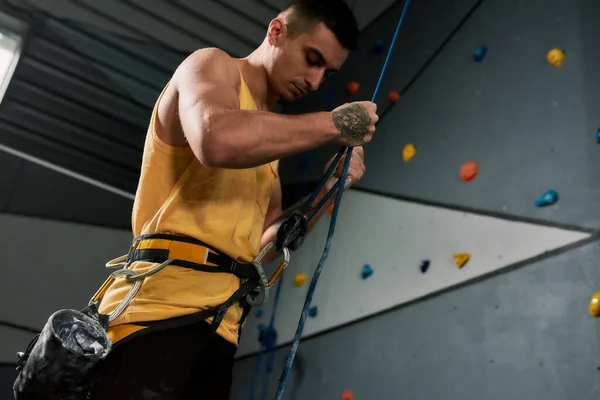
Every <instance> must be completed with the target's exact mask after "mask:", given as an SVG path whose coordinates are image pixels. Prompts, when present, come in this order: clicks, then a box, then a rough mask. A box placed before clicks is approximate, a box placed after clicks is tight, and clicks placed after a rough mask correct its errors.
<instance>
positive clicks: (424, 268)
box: [420, 260, 429, 273]
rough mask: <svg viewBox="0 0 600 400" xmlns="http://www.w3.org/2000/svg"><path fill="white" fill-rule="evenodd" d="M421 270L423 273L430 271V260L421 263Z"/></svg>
mask: <svg viewBox="0 0 600 400" xmlns="http://www.w3.org/2000/svg"><path fill="white" fill-rule="evenodd" d="M420 268H421V272H422V273H425V272H427V270H428V269H429V260H423V261H421V266H420Z"/></svg>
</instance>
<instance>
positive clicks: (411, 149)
mask: <svg viewBox="0 0 600 400" xmlns="http://www.w3.org/2000/svg"><path fill="white" fill-rule="evenodd" d="M416 152H417V149H416V148H415V145H413V144H411V143H409V144H407V145H406V146H404V150H402V159H403V160H404V162H409V161H410V160H411V159H412V158H413V157H414V156H415V153H416Z"/></svg>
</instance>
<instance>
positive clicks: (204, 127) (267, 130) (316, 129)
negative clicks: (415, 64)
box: [174, 49, 340, 168]
mask: <svg viewBox="0 0 600 400" xmlns="http://www.w3.org/2000/svg"><path fill="white" fill-rule="evenodd" d="M174 82H175V85H176V87H177V92H178V96H179V101H178V107H179V118H180V121H181V125H182V128H183V131H184V135H185V136H186V139H187V141H188V143H189V145H190V146H191V148H192V150H193V152H194V154H195V155H196V157H197V158H198V159H199V160H200V161H201V162H203V163H204V164H206V165H209V166H213V167H220V168H250V167H255V166H258V165H262V164H265V163H268V162H271V161H273V160H277V159H280V158H283V157H285V156H288V155H291V154H296V153H301V152H303V151H307V150H310V149H312V148H315V147H318V146H321V145H323V144H326V143H329V142H332V141H334V140H336V139H337V138H338V137H340V131H339V130H338V128H336V125H335V122H334V118H333V112H316V113H310V114H302V115H281V114H277V113H273V112H269V111H248V110H240V109H239V107H240V105H239V100H238V93H239V92H238V90H239V85H240V78H239V72H238V68H237V66H236V64H235V61H234V60H233V59H232V58H231V57H230V56H229V55H227V54H226V53H224V52H223V51H221V50H218V49H203V50H199V51H197V52H196V53H194V54H193V55H191V56H190V57H188V59H186V60H185V61H184V62H183V63H182V65H181V66H180V68H179V69H178V70H177V71H176V73H175V76H174Z"/></svg>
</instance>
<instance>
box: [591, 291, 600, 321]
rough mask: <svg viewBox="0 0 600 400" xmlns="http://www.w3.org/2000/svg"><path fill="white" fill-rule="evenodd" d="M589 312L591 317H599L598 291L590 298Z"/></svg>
mask: <svg viewBox="0 0 600 400" xmlns="http://www.w3.org/2000/svg"><path fill="white" fill-rule="evenodd" d="M590 314H591V316H592V317H600V292H597V293H595V294H594V295H593V296H592V299H591V300H590Z"/></svg>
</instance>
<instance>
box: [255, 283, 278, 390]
mask: <svg viewBox="0 0 600 400" xmlns="http://www.w3.org/2000/svg"><path fill="white" fill-rule="evenodd" d="M284 274H285V272H282V273H281V277H280V278H279V282H278V283H277V290H276V292H275V299H274V300H273V309H272V310H271V319H270V320H269V325H267V326H264V325H259V327H258V328H259V330H260V333H259V336H258V341H259V343H260V350H259V352H258V355H257V356H256V362H255V363H254V374H253V378H252V384H251V386H250V396H249V398H248V400H254V399H255V397H254V383H255V382H256V380H257V378H258V374H259V373H260V365H261V364H262V355H263V353H265V352H266V353H267V357H268V358H267V362H266V368H265V376H264V379H263V386H262V392H261V396H260V399H261V400H263V399H264V398H265V396H266V393H267V385H268V382H269V381H268V378H269V374H270V373H271V372H272V371H273V359H274V357H275V343H276V342H277V331H276V330H275V313H276V311H277V304H278V303H279V296H280V293H281V284H282V282H283V275H284Z"/></svg>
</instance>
